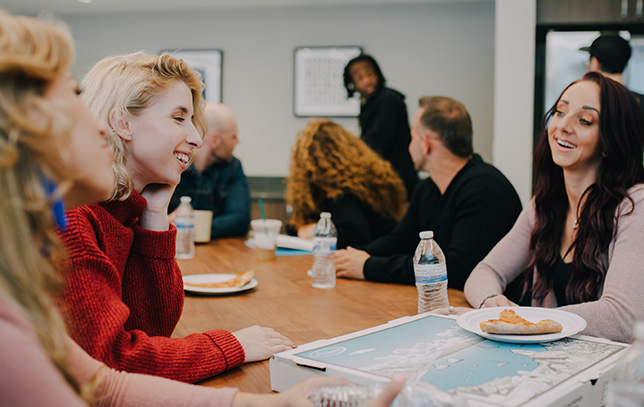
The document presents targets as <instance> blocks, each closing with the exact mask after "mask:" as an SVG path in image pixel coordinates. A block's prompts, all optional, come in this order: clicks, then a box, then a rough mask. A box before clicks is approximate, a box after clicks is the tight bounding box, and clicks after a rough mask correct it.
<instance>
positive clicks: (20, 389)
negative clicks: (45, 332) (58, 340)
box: [0, 296, 237, 407]
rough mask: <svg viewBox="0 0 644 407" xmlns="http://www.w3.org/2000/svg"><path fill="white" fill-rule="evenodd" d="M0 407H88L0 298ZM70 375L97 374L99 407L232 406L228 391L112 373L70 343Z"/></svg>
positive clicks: (20, 317) (13, 309)
mask: <svg viewBox="0 0 644 407" xmlns="http://www.w3.org/2000/svg"><path fill="white" fill-rule="evenodd" d="M0 332H1V333H2V334H0V366H1V367H2V368H1V369H0V405H2V406H11V407H31V406H48V407H81V406H87V405H86V404H85V403H84V402H83V401H82V400H81V399H80V398H79V397H78V395H77V394H76V393H75V392H74V391H73V390H72V388H71V387H70V386H69V385H68V384H67V382H66V381H65V379H64V378H63V376H62V375H61V374H60V372H59V371H58V369H57V368H56V366H54V364H53V363H52V362H51V359H49V356H48V355H47V353H46V352H45V351H44V350H43V349H42V347H41V346H40V342H39V341H38V338H37V337H36V333H35V332H34V330H33V328H32V326H31V324H30V323H29V322H28V320H27V319H26V318H25V317H24V315H23V314H22V313H21V312H20V311H19V309H18V308H17V307H16V306H15V305H14V304H12V303H11V302H9V301H8V300H6V299H5V298H4V297H3V296H0ZM68 343H69V350H70V354H69V359H70V367H71V371H72V374H74V375H75V377H76V378H77V379H78V380H79V381H80V382H81V383H85V382H87V381H88V380H89V379H90V378H91V377H92V376H93V375H94V374H95V373H96V372H97V371H98V370H99V369H100V370H101V371H100V373H99V375H100V376H101V381H100V382H99V387H98V389H97V396H98V398H99V402H98V404H97V405H98V406H119V407H134V406H155V407H175V406H176V407H189V406H190V407H197V406H220V407H228V406H232V402H233V398H234V397H235V394H236V393H237V390H236V389H233V388H222V389H212V388H208V387H200V386H192V385H189V384H185V383H180V382H174V381H172V380H167V379H162V378H160V377H154V376H146V375H140V374H132V373H124V372H117V371H116V370H114V369H110V368H108V367H106V366H105V365H103V364H102V363H100V362H98V361H97V360H95V359H92V358H91V357H90V356H89V355H88V354H87V353H85V352H84V351H83V350H82V349H81V348H80V347H79V346H78V345H76V344H75V343H74V342H73V341H71V340H69V341H68Z"/></svg>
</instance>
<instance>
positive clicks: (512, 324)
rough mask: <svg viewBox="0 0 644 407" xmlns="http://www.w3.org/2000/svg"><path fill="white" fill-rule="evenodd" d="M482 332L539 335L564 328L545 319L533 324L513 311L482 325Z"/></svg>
mask: <svg viewBox="0 0 644 407" xmlns="http://www.w3.org/2000/svg"><path fill="white" fill-rule="evenodd" d="M479 325H480V327H481V331H483V332H485V333H489V334H500V335H539V334H552V333H558V332H561V330H562V329H563V327H562V326H561V324H560V323H559V322H557V321H553V320H551V319H543V320H541V321H539V322H537V323H532V322H530V321H528V320H526V319H524V318H521V317H520V316H518V315H517V314H516V313H515V312H514V311H513V310H511V309H504V310H503V311H501V315H500V316H499V319H490V320H488V321H483V322H481V323H480V324H479Z"/></svg>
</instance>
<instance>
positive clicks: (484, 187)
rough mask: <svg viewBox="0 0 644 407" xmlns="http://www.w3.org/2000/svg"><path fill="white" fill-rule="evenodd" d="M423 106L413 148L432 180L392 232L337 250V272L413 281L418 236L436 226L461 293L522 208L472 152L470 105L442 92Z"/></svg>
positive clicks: (497, 174)
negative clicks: (358, 248) (361, 244)
mask: <svg viewBox="0 0 644 407" xmlns="http://www.w3.org/2000/svg"><path fill="white" fill-rule="evenodd" d="M419 106H420V109H419V111H418V114H417V115H416V117H415V118H414V122H413V125H412V130H411V135H412V136H411V137H412V141H411V143H410V144H409V152H410V153H411V156H412V158H413V160H414V163H415V164H416V169H418V170H423V171H427V173H429V176H430V177H429V178H428V179H426V180H424V181H422V182H421V183H420V184H419V185H418V187H417V188H416V191H415V192H414V195H413V197H412V200H411V203H410V205H409V209H408V210H407V213H405V216H404V217H403V219H402V220H401V221H400V223H399V224H398V225H397V226H396V227H395V228H394V229H393V230H392V231H391V232H390V233H389V234H387V235H386V236H384V237H381V238H380V239H378V240H375V241H374V242H372V243H370V244H368V245H365V246H362V248H361V249H362V250H357V249H354V248H352V247H349V248H347V249H346V250H339V251H338V252H337V253H336V258H335V259H336V272H337V276H338V277H346V278H356V279H366V280H370V281H380V282H393V283H403V284H414V283H415V278H414V267H413V264H412V259H413V254H414V251H415V250H416V246H417V245H418V242H419V237H418V236H419V233H420V232H421V231H423V230H432V231H434V239H435V240H436V242H437V243H438V245H439V246H440V247H441V248H442V250H443V252H444V253H445V257H446V261H447V274H448V285H449V287H452V288H456V289H460V290H462V289H463V285H464V284H465V280H466V279H467V277H468V276H469V275H470V272H471V271H472V269H474V267H475V266H476V264H477V263H478V262H479V261H481V260H482V259H483V257H485V255H486V254H487V253H488V252H489V251H490V249H492V247H494V245H495V244H496V243H497V242H498V241H499V240H500V239H501V238H502V237H503V236H504V235H505V234H506V233H507V232H508V231H509V230H510V228H512V225H513V224H514V221H515V220H516V218H517V216H518V215H519V213H520V212H521V201H520V200H519V196H518V195H517V193H516V191H515V190H514V188H513V187H512V184H510V182H509V181H508V180H507V179H506V178H505V176H503V174H501V172H500V171H499V170H497V169H496V168H494V167H493V166H492V165H489V164H486V163H485V162H483V160H482V159H481V157H480V156H479V155H478V154H475V153H474V151H473V147H472V122H471V119H470V115H469V113H468V112H467V110H466V109H465V106H464V105H463V104H462V103H460V102H458V101H456V100H454V99H452V98H449V97H445V96H426V97H423V98H421V99H420V101H419ZM519 294H520V293H519ZM512 296H513V298H515V297H514V293H513V294H512Z"/></svg>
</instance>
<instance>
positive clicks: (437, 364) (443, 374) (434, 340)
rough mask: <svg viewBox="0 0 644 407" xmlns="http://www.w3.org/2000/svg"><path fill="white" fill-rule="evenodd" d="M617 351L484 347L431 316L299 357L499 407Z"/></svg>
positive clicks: (566, 345)
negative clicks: (400, 375) (403, 377)
mask: <svg viewBox="0 0 644 407" xmlns="http://www.w3.org/2000/svg"><path fill="white" fill-rule="evenodd" d="M622 349H623V346H619V345H616V344H608V343H602V342H595V341H588V340H579V339H571V338H568V339H562V340H560V341H556V342H551V343H543V344H510V343H502V342H494V341H488V340H484V339H483V338H481V337H479V336H477V335H475V334H473V333H470V332H468V331H466V330H464V329H461V328H460V327H459V326H458V325H457V323H456V321H455V320H452V319H446V318H441V317H435V316H430V317H426V318H422V319H418V320H415V321H411V322H409V323H405V324H402V325H398V326H395V327H392V328H388V329H385V330H382V331H378V332H375V333H371V334H368V335H364V336H360V337H357V338H354V339H350V340H346V341H343V342H338V343H335V344H333V345H329V346H325V347H321V348H317V349H314V350H309V351H306V352H302V353H299V354H297V356H299V357H301V358H305V359H313V360H316V361H323V362H326V363H330V364H335V365H338V366H343V367H348V368H352V369H358V370H361V371H364V372H369V373H372V374H376V375H379V376H383V377H389V378H391V377H394V376H396V375H397V374H398V373H400V372H403V371H404V372H405V373H406V376H407V382H408V383H415V384H416V385H420V386H424V387H426V388H429V389H432V390H436V389H440V390H444V391H447V392H448V393H451V394H459V395H465V396H467V397H468V398H472V399H476V400H481V401H485V402H488V403H491V404H494V405H499V406H519V405H521V404H523V403H525V402H527V401H529V400H530V399H532V398H534V397H536V396H538V395H540V394H542V393H544V392H545V391H547V390H548V389H550V388H552V387H553V386H556V385H557V384H559V383H561V382H563V381H565V380H567V379H569V378H570V377H572V376H574V375H576V374H578V373H579V372H581V371H583V370H585V369H587V368H588V367H590V366H592V365H594V364H596V363H598V362H600V361H602V360H604V359H605V358H607V357H609V356H611V355H613V354H615V353H616V352H618V351H620V350H622Z"/></svg>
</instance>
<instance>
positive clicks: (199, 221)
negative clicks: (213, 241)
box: [192, 210, 212, 243]
mask: <svg viewBox="0 0 644 407" xmlns="http://www.w3.org/2000/svg"><path fill="white" fill-rule="evenodd" d="M192 213H193V214H194V215H195V242H197V243H207V242H209V241H210V228H211V224H212V211H202V210H193V211H192Z"/></svg>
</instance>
